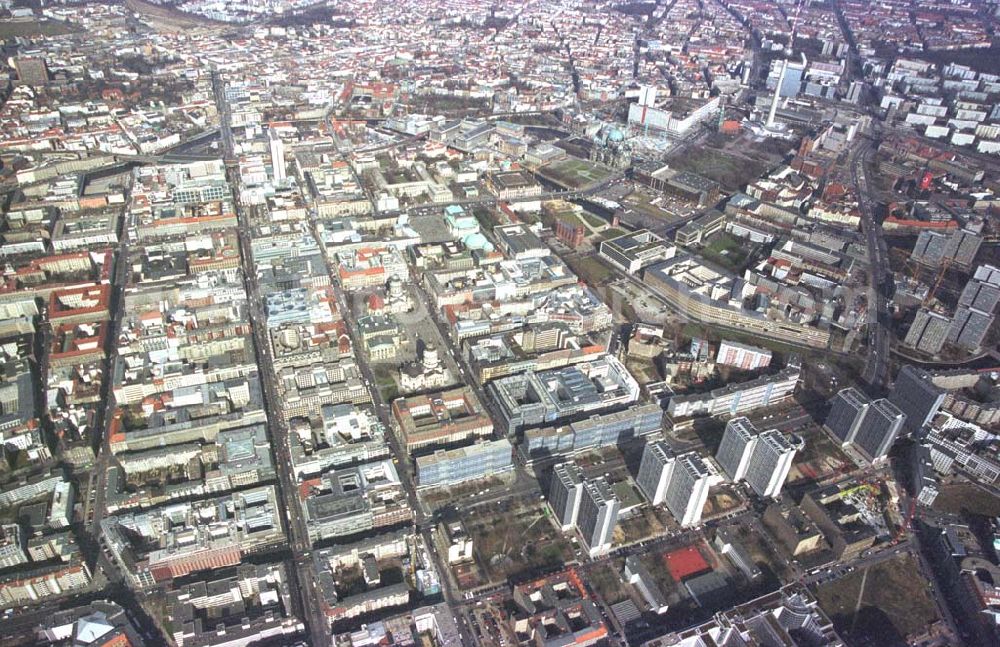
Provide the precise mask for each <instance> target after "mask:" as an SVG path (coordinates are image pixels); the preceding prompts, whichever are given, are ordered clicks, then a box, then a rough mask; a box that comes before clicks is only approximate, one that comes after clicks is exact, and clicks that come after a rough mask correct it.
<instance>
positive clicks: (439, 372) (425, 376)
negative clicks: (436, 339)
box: [399, 344, 448, 393]
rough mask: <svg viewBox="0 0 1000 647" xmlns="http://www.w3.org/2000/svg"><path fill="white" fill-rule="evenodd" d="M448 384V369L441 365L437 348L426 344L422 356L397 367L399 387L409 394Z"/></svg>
mask: <svg viewBox="0 0 1000 647" xmlns="http://www.w3.org/2000/svg"><path fill="white" fill-rule="evenodd" d="M446 384H448V369H446V368H445V367H444V365H442V364H441V357H440V355H438V349H437V346H435V345H434V344H427V346H425V347H424V352H423V356H422V357H421V358H420V359H419V360H418V361H415V362H409V363H407V364H403V365H402V366H400V367H399V386H400V388H401V389H402V390H403V391H404V392H406V393H409V392H411V391H422V390H424V389H433V388H437V387H441V386H445V385H446Z"/></svg>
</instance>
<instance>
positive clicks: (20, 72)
mask: <svg viewBox="0 0 1000 647" xmlns="http://www.w3.org/2000/svg"><path fill="white" fill-rule="evenodd" d="M14 70H15V71H16V72H17V80H18V81H21V82H22V83H25V84H27V85H44V84H45V83H48V81H49V68H48V66H47V65H46V64H45V59H44V58H41V57H39V56H15V57H14Z"/></svg>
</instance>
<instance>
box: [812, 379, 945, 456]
mask: <svg viewBox="0 0 1000 647" xmlns="http://www.w3.org/2000/svg"><path fill="white" fill-rule="evenodd" d="M925 415H926V414H925ZM905 420H906V414H905V413H903V412H902V411H900V409H899V408H897V406H896V405H895V404H893V403H892V402H890V401H889V400H886V399H884V398H883V399H880V400H874V401H871V400H869V399H868V397H867V396H865V395H864V394H862V393H860V392H859V391H858V390H857V389H854V388H848V389H844V390H842V391H840V393H838V394H837V395H836V397H834V399H833V403H832V406H831V407H830V413H829V414H828V415H827V418H826V424H825V425H824V428H825V429H826V430H827V431H828V432H829V433H830V434H831V435H833V436H834V437H835V438H836V439H837V440H839V441H840V442H841V443H842V444H843V445H845V446H847V445H850V446H852V447H854V448H855V449H857V450H859V451H860V452H861V453H862V454H863V456H864V457H865V458H866V459H867V460H869V461H871V462H877V461H880V460H882V459H883V458H885V456H886V454H888V453H889V448H890V447H892V444H893V443H894V442H895V441H896V436H898V435H899V432H900V430H901V429H902V428H903V422H904V421H905Z"/></svg>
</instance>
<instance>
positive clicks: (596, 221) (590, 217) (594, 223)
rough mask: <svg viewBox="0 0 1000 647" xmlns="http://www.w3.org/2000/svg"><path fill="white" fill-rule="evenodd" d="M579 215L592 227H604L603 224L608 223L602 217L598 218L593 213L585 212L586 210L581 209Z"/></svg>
mask: <svg viewBox="0 0 1000 647" xmlns="http://www.w3.org/2000/svg"><path fill="white" fill-rule="evenodd" d="M579 216H580V218H581V219H582V220H584V221H586V223H587V224H588V225H590V226H591V227H593V228H594V229H599V228H600V227H604V226H605V225H607V224H608V221H607V220H604V219H603V218H598V217H597V216H595V215H594V214H592V213H587V212H586V211H581V212H580V213H579Z"/></svg>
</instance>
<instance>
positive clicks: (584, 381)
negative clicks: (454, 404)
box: [488, 355, 639, 433]
mask: <svg viewBox="0 0 1000 647" xmlns="http://www.w3.org/2000/svg"><path fill="white" fill-rule="evenodd" d="M488 390H489V392H490V395H492V396H493V399H494V401H495V402H496V405H497V408H498V409H499V411H500V414H501V416H502V417H503V420H504V423H505V426H506V429H505V431H506V432H508V433H513V432H514V431H517V430H519V429H522V428H525V427H532V426H540V425H543V424H546V423H550V422H554V421H557V420H560V419H563V418H567V417H569V416H574V415H577V414H582V413H586V412H589V411H595V412H596V411H599V410H606V409H610V408H612V407H616V406H620V405H626V404H631V403H633V402H635V401H636V400H638V399H639V383H638V382H636V381H635V378H634V377H632V374H631V373H629V372H628V369H627V368H625V365H624V364H622V363H621V362H620V361H618V360H617V359H616V358H615V357H614V356H612V355H605V356H604V357H601V358H599V359H596V360H594V361H591V362H581V363H579V364H575V365H573V366H567V367H564V368H558V369H552V370H549V371H539V372H537V373H536V372H535V371H527V372H526V373H523V374H519V375H508V376H505V377H502V378H500V379H498V380H494V381H493V382H491V383H490V385H489V387H488Z"/></svg>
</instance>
